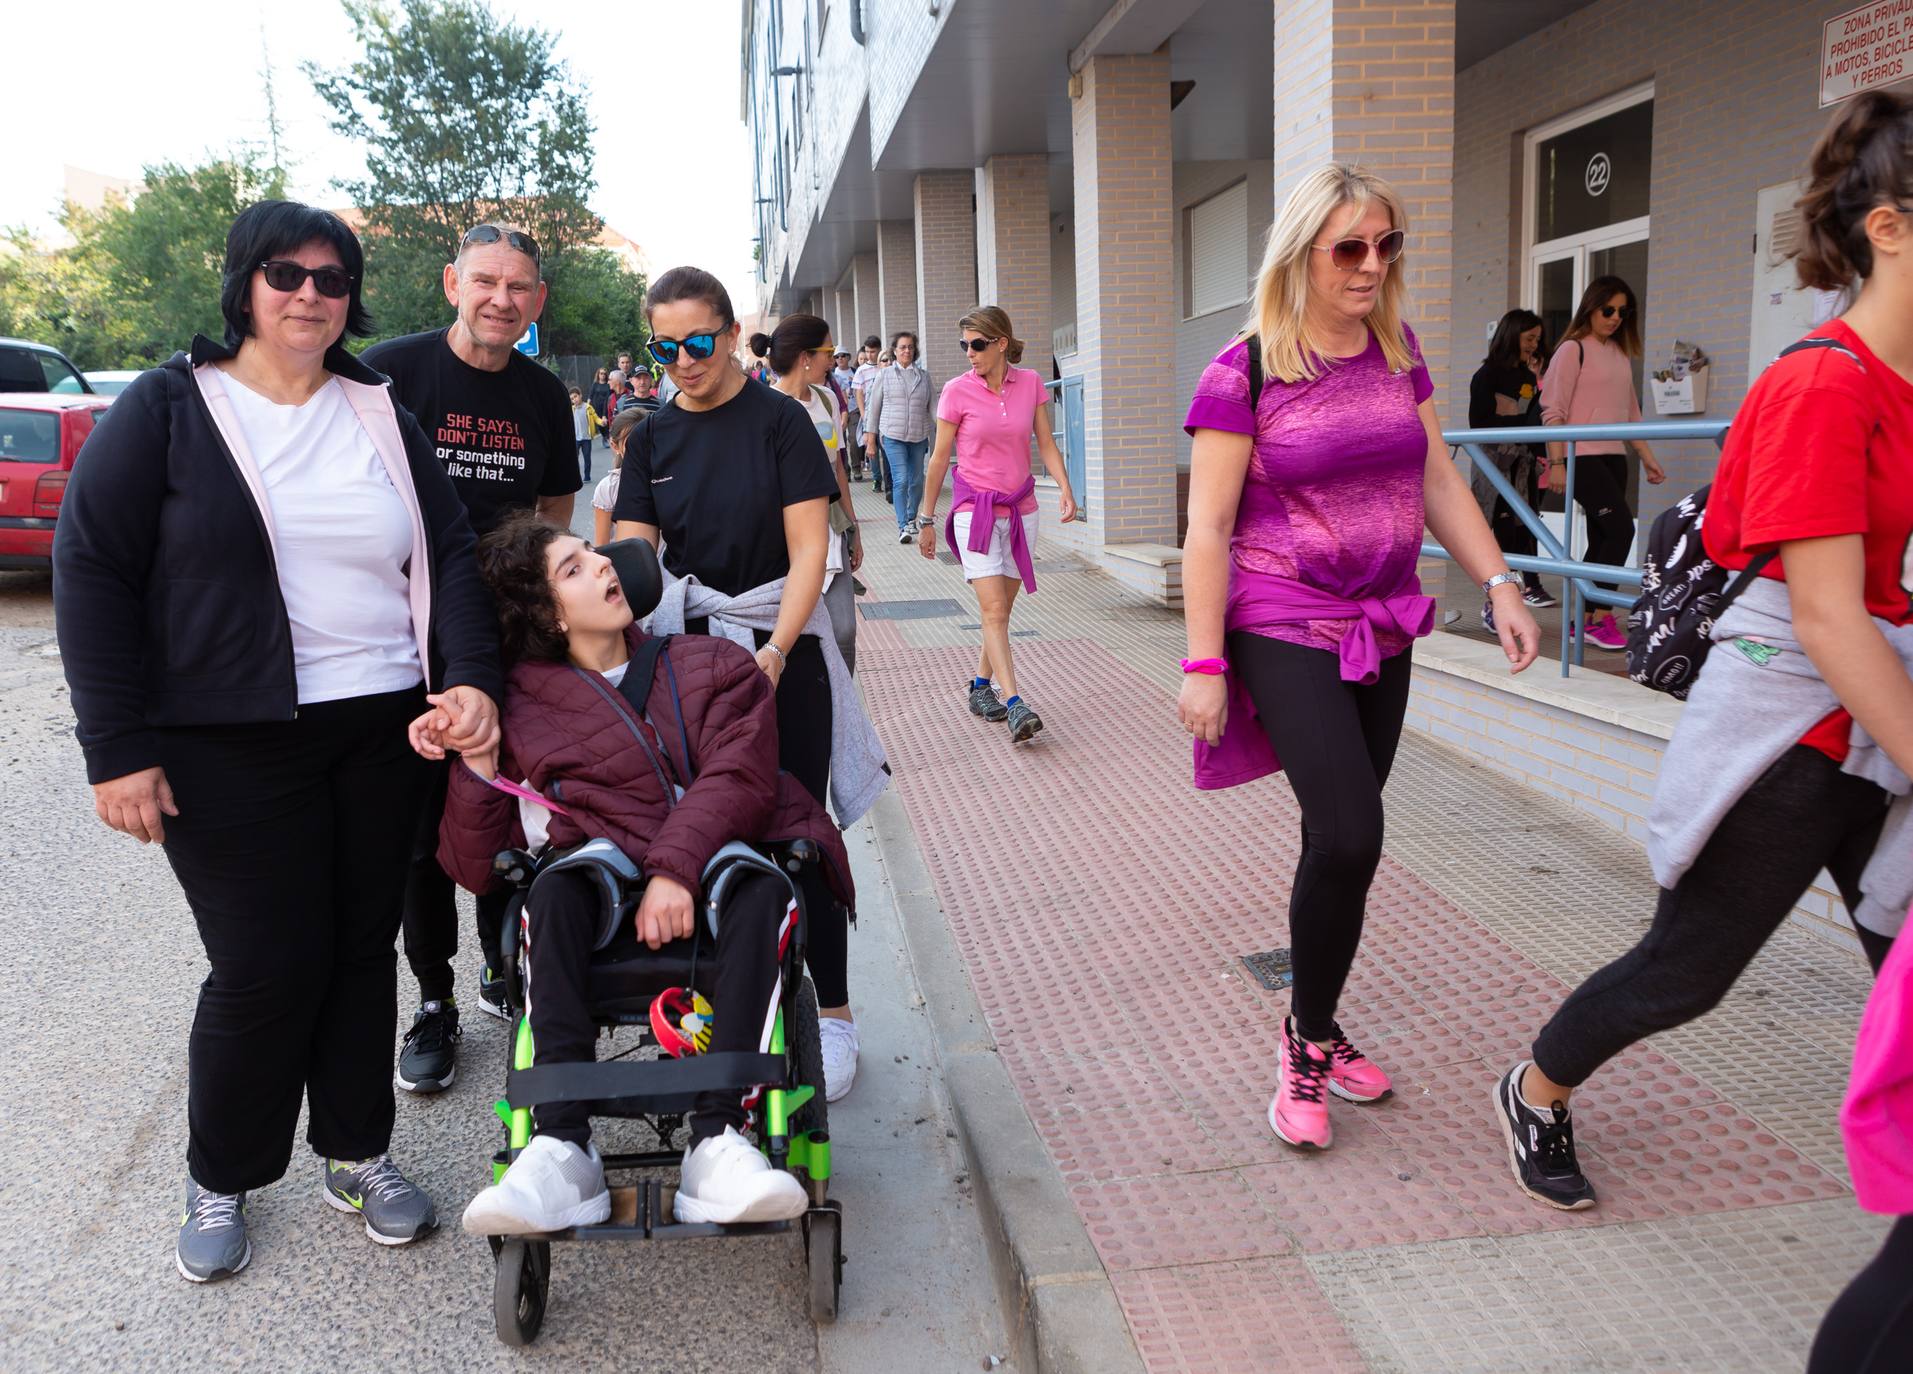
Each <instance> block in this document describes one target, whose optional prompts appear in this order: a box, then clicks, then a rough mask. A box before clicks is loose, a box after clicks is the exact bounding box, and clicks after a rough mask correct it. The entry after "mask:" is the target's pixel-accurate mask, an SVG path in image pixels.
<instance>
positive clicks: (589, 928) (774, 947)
mask: <svg viewBox="0 0 1913 1374" xmlns="http://www.w3.org/2000/svg"><path fill="white" fill-rule="evenodd" d="M603 902H604V898H603V896H602V895H601V894H600V893H599V890H598V888H597V886H596V884H594V883H593V882H592V881H591V879H589V878H588V877H586V876H585V875H584V874H582V873H576V872H566V871H564V870H562V869H560V870H558V871H557V872H554V873H551V874H548V875H547V876H545V877H543V878H540V879H539V880H538V882H537V884H536V885H535V886H534V887H533V888H532V891H531V894H530V896H529V898H528V900H527V903H526V910H527V912H528V918H529V921H530V927H531V935H530V942H529V943H530V946H531V954H530V962H529V964H528V967H529V969H530V972H531V995H530V1007H531V1038H532V1044H533V1046H534V1047H535V1049H536V1051H537V1062H538V1063H540V1064H589V1063H591V1062H592V1061H593V1060H594V1059H595V1058H596V1057H597V1054H596V1050H595V1046H596V1042H597V1038H598V1028H597V1026H596V1025H595V1024H594V1023H593V1021H592V1019H591V1013H590V1008H589V1007H588V1006H587V1004H586V997H585V977H586V970H587V969H588V968H589V967H590V965H591V956H592V953H593V949H592V946H593V942H594V941H595V939H596V938H597V934H598V928H599V917H600V914H601V908H602V905H603ZM789 908H790V889H789V888H787V887H786V886H785V885H784V884H783V883H782V882H779V881H778V880H777V879H776V878H773V877H771V876H770V875H769V874H759V873H749V874H746V875H744V876H743V877H741V878H739V879H736V880H734V881H733V883H732V886H731V890H730V892H729V894H728V895H727V896H726V897H725V899H724V909H723V910H722V911H721V912H719V913H718V935H717V952H716V954H715V955H714V956H713V957H715V958H716V960H717V979H716V981H715V983H714V984H713V985H712V990H711V1008H712V1020H711V1045H710V1052H711V1053H713V1054H716V1053H719V1052H721V1051H726V1050H744V1051H747V1052H752V1053H756V1052H762V1051H768V1050H769V1049H770V1034H771V1023H772V1020H773V1018H774V1017H775V1016H776V1013H777V1003H778V999H779V997H780V996H781V991H782V987H783V978H782V965H781V963H780V961H779V959H778V945H779V942H780V940H781V939H782V937H783V933H784V928H785V921H786V918H787V914H788V912H789ZM698 919H699V920H702V919H703V912H702V909H701V908H700V909H699V911H698ZM702 938H703V939H704V940H705V941H706V945H705V948H706V950H707V951H708V950H709V948H710V946H709V938H710V933H709V932H708V931H706V932H703V934H702ZM534 1110H535V1118H536V1122H537V1129H538V1134H540V1135H549V1136H556V1137H558V1138H559V1139H560V1140H570V1141H573V1142H575V1143H577V1144H579V1145H583V1144H584V1143H585V1142H586V1141H587V1140H589V1139H590V1138H591V1117H590V1111H589V1108H588V1107H587V1105H586V1104H585V1103H582V1102H553V1103H551V1104H549V1105H547V1106H543V1107H538V1108H536V1109H534ZM744 1120H745V1110H744V1104H743V1102H742V1100H741V1099H739V1098H737V1097H735V1096H726V1095H725V1094H723V1093H707V1094H705V1095H704V1096H703V1097H701V1098H699V1099H698V1106H697V1110H696V1111H694V1112H693V1113H692V1115H691V1139H692V1141H693V1142H696V1141H699V1140H703V1139H704V1138H705V1137H707V1136H714V1135H722V1134H723V1133H724V1128H725V1127H726V1126H735V1127H737V1128H738V1129H739V1130H742V1129H743V1127H744Z"/></svg>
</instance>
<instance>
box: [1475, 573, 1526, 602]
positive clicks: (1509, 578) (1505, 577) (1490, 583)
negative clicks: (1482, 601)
mask: <svg viewBox="0 0 1913 1374" xmlns="http://www.w3.org/2000/svg"><path fill="white" fill-rule="evenodd" d="M1520 580H1521V575H1520V574H1519V573H1512V572H1498V573H1496V574H1495V575H1494V576H1493V577H1491V578H1489V579H1488V580H1487V581H1486V582H1483V583H1482V584H1481V594H1482V595H1483V596H1487V595H1488V594H1489V593H1490V592H1492V591H1493V590H1494V589H1495V588H1496V587H1499V586H1500V585H1501V584H1502V583H1503V582H1519V581H1520Z"/></svg>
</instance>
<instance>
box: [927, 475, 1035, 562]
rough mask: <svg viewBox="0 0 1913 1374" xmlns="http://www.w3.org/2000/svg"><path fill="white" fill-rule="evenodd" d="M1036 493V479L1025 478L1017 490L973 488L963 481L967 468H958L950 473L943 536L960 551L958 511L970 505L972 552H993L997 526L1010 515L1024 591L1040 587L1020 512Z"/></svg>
mask: <svg viewBox="0 0 1913 1374" xmlns="http://www.w3.org/2000/svg"><path fill="white" fill-rule="evenodd" d="M1034 495H1036V479H1035V478H1034V477H1025V478H1024V479H1023V485H1022V486H1020V487H1018V488H1017V489H1016V490H1015V491H1010V492H1002V491H988V490H986V489H984V488H981V487H973V486H971V485H970V484H969V483H968V482H966V481H964V480H963V469H962V468H961V467H958V468H955V469H953V470H952V471H951V473H950V513H949V514H948V515H946V516H944V517H943V538H944V541H945V542H946V543H948V544H949V546H950V551H951V552H952V553H955V552H956V546H957V538H956V518H957V512H958V511H959V510H961V509H963V507H964V506H968V507H969V508H970V540H969V548H970V552H971V553H988V552H989V551H990V534H991V532H992V531H993V530H995V528H996V518H997V516H998V515H999V514H1001V515H1007V516H1009V517H1010V521H1009V541H1010V557H1012V558H1014V559H1015V560H1016V571H1017V572H1018V573H1020V574H1021V575H1022V578H1023V590H1024V591H1028V592H1033V591H1035V590H1036V564H1035V563H1034V562H1033V561H1032V560H1031V558H1030V541H1029V537H1028V536H1027V535H1026V534H1025V533H1024V531H1023V520H1022V516H1021V515H1020V514H1019V513H1018V510H1019V508H1020V507H1021V506H1022V504H1023V503H1024V502H1025V501H1027V500H1029V499H1030V497H1032V496H1034Z"/></svg>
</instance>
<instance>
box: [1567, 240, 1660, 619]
mask: <svg viewBox="0 0 1913 1374" xmlns="http://www.w3.org/2000/svg"><path fill="white" fill-rule="evenodd" d="M1640 356H1641V322H1640V310H1639V309H1638V307H1637V306H1636V305H1635V302H1634V290H1633V288H1632V287H1630V286H1629V285H1628V284H1627V283H1626V282H1624V281H1622V280H1621V279H1620V278H1619V277H1596V278H1595V279H1594V280H1593V281H1591V282H1589V283H1588V289H1587V290H1586V291H1584V292H1582V293H1581V307H1580V309H1578V310H1576V311H1575V312H1574V319H1573V321H1572V322H1571V323H1570V324H1569V325H1568V332H1567V333H1566V334H1564V335H1562V336H1561V346H1560V347H1559V348H1556V349H1555V350H1554V358H1553V360H1552V361H1551V362H1549V364H1548V375H1547V376H1545V377H1543V378H1542V379H1541V420H1542V423H1543V424H1550V425H1614V424H1623V423H1625V422H1627V421H1629V420H1638V419H1640V418H1641V398H1640V395H1639V393H1638V392H1637V391H1636V390H1635V387H1634V359H1636V358H1638V357H1640ZM1633 447H1634V451H1635V452H1636V453H1638V454H1639V455H1640V458H1641V471H1642V473H1643V474H1645V475H1646V477H1647V480H1648V481H1650V482H1656V483H1659V482H1665V481H1666V480H1667V474H1666V472H1664V471H1662V469H1661V465H1660V463H1659V462H1657V461H1656V460H1655V458H1654V452H1653V450H1652V449H1650V448H1648V446H1647V445H1646V444H1644V443H1642V442H1640V441H1639V440H1635V441H1634V445H1633ZM1627 448H1628V446H1627V445H1626V444H1623V443H1620V442H1619V441H1617V440H1606V441H1587V442H1582V443H1577V444H1576V445H1575V458H1576V460H1577V461H1576V462H1575V465H1574V499H1575V500H1576V501H1578V502H1580V503H1581V510H1582V513H1583V514H1585V515H1586V517H1587V522H1588V543H1587V554H1586V559H1587V561H1588V562H1590V563H1611V564H1614V565H1615V566H1617V567H1618V566H1619V565H1621V564H1622V563H1625V562H1627V553H1628V550H1629V549H1630V548H1632V547H1633V545H1634V511H1633V510H1632V508H1630V507H1629V506H1628V504H1627ZM1567 452H1568V446H1567V445H1566V444H1549V445H1548V464H1549V465H1550V466H1553V467H1554V468H1555V469H1556V470H1557V472H1559V473H1561V474H1565V473H1566V471H1567V468H1566V466H1565V464H1566V461H1567ZM1547 475H1548V473H1547V470H1546V468H1544V469H1543V482H1542V485H1543V486H1545V485H1547V481H1546V477H1547ZM1566 480H1567V479H1566V477H1565V475H1563V476H1560V477H1558V478H1557V479H1556V484H1557V486H1558V485H1559V484H1561V483H1563V482H1565V481H1566ZM1596 585H1597V586H1600V587H1602V588H1604V589H1606V590H1607V591H1613V590H1614V584H1613V583H1611V582H1601V583H1597V584H1596ZM1587 638H1588V642H1589V643H1590V644H1593V645H1595V646H1596V647H1598V648H1602V649H1625V648H1626V647H1627V631H1626V630H1624V629H1622V628H1621V626H1620V625H1619V624H1617V623H1616V622H1615V619H1614V613H1613V612H1612V611H1606V610H1604V611H1602V612H1601V613H1600V614H1599V615H1590V616H1589V618H1588V624H1587Z"/></svg>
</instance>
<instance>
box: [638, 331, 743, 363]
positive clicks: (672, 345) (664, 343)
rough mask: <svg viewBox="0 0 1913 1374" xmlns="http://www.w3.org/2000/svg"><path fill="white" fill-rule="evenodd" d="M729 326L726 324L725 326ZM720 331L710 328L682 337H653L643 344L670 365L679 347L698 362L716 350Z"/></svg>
mask: <svg viewBox="0 0 1913 1374" xmlns="http://www.w3.org/2000/svg"><path fill="white" fill-rule="evenodd" d="M729 327H730V326H728V325H726V326H725V328H727V329H728V328H729ZM720 332H722V331H719V330H712V331H711V332H709V333H705V334H687V335H685V336H684V337H683V338H682V339H653V340H651V342H649V343H647V344H646V345H645V346H644V349H645V352H647V353H649V354H650V355H651V356H652V357H654V358H656V359H657V360H658V361H659V362H661V363H663V364H664V365H665V366H666V367H670V366H671V365H672V364H674V363H676V362H677V360H678V350H679V349H680V348H681V349H683V350H684V351H685V352H686V353H688V354H689V355H690V356H691V357H692V358H694V359H695V360H696V361H698V362H703V361H704V360H705V359H706V358H708V357H710V356H711V355H712V354H713V353H715V352H717V336H718V334H719V333H720Z"/></svg>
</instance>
